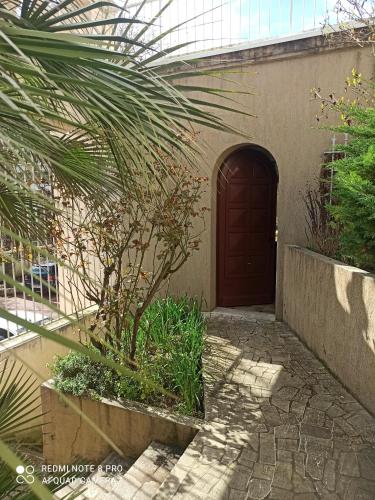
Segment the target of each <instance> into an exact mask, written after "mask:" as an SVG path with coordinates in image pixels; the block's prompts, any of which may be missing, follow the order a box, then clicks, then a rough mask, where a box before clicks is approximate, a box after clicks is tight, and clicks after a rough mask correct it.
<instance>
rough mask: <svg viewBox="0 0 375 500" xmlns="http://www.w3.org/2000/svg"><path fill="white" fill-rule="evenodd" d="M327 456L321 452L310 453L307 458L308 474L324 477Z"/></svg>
mask: <svg viewBox="0 0 375 500" xmlns="http://www.w3.org/2000/svg"><path fill="white" fill-rule="evenodd" d="M324 467H325V457H324V455H322V454H321V453H313V452H312V453H309V454H308V455H307V460H306V474H307V475H308V476H310V477H312V478H313V479H319V480H321V479H322V478H323V473H324Z"/></svg>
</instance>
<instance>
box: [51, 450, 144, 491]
mask: <svg viewBox="0 0 375 500" xmlns="http://www.w3.org/2000/svg"><path fill="white" fill-rule="evenodd" d="M134 462H135V461H134V459H132V458H128V457H120V455H118V454H117V453H114V452H113V453H111V454H110V455H108V457H107V458H106V459H105V460H103V462H102V463H101V464H100V466H99V467H98V468H97V470H96V471H95V472H93V473H92V474H91V475H90V476H89V477H88V478H87V479H88V482H87V483H86V484H82V482H81V480H80V479H77V480H75V481H73V482H72V483H70V484H69V485H66V486H64V487H63V488H61V489H60V490H59V491H57V492H56V493H55V494H54V497H55V498H56V499H64V498H68V499H69V500H72V499H73V498H74V499H78V500H86V499H91V500H92V499H95V500H99V499H101V498H108V499H109V498H112V497H111V496H110V495H111V493H112V490H113V488H114V487H115V486H117V485H119V484H120V483H121V482H122V481H123V479H124V476H125V474H126V473H127V471H128V470H129V469H130V467H131V466H132V465H133V464H134ZM113 498H119V497H113ZM124 498H125V497H124Z"/></svg>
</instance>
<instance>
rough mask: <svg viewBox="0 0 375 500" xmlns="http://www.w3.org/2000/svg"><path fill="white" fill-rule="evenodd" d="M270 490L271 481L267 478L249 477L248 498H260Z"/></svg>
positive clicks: (264, 496)
mask: <svg viewBox="0 0 375 500" xmlns="http://www.w3.org/2000/svg"><path fill="white" fill-rule="evenodd" d="M270 491H271V481H269V480H267V479H256V478H253V479H250V482H249V488H248V498H249V499H250V498H254V499H262V498H266V496H267V495H268V494H269V493H270Z"/></svg>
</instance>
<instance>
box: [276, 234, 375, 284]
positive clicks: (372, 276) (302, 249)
mask: <svg viewBox="0 0 375 500" xmlns="http://www.w3.org/2000/svg"><path fill="white" fill-rule="evenodd" d="M285 249H286V250H295V251H297V252H300V253H303V254H305V255H308V256H309V257H312V258H314V259H318V260H320V261H324V262H326V263H327V264H330V265H332V266H334V267H337V268H342V269H345V270H347V271H350V272H351V273H356V274H359V275H362V276H363V277H364V278H370V279H375V274H374V273H371V272H369V271H365V270H364V269H360V268H359V267H355V266H351V265H350V264H345V263H344V262H341V261H340V260H337V259H332V258H331V257H327V256H326V255H323V254H321V253H319V252H315V251H314V250H310V249H308V248H305V247H301V246H299V245H293V244H290V243H287V244H286V245H285Z"/></svg>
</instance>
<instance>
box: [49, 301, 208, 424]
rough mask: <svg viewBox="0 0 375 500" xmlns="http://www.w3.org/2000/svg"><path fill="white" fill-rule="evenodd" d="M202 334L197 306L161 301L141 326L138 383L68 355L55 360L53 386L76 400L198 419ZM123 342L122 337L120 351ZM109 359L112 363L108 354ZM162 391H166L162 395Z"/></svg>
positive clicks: (200, 410)
mask: <svg viewBox="0 0 375 500" xmlns="http://www.w3.org/2000/svg"><path fill="white" fill-rule="evenodd" d="M204 331H205V323H204V319H203V316H202V313H201V312H200V307H199V304H198V302H197V301H196V300H192V299H188V298H186V297H185V298H180V299H173V298H166V299H159V300H157V301H155V302H154V303H153V304H151V305H150V306H149V307H148V308H147V310H146V312H145V314H144V315H143V317H142V320H141V323H140V328H139V335H138V337H137V343H138V346H137V352H138V356H137V365H136V371H137V373H138V375H140V376H139V377H137V378H134V377H132V376H126V375H122V374H119V373H118V372H116V370H113V369H110V368H107V367H105V366H103V365H102V364H100V363H94V362H93V361H91V360H90V358H89V357H88V356H85V355H83V354H80V353H76V352H71V353H69V354H67V355H66V356H58V357H57V358H56V360H55V362H54V364H53V365H52V367H51V368H52V372H53V375H54V379H55V386H56V388H57V389H58V390H60V391H62V392H64V393H68V394H73V395H75V396H82V397H88V398H93V399H100V398H101V397H106V398H110V399H117V400H121V399H131V400H136V401H140V402H144V403H148V404H153V405H157V406H162V407H164V408H172V409H174V410H176V411H178V412H181V413H184V414H188V415H195V416H202V412H203V384H202V353H203V348H204V338H203V337H204ZM127 341H128V338H127V336H126V335H125V336H124V350H125V349H126V345H125V344H126V342H127ZM93 349H95V348H93ZM108 356H111V357H112V356H114V358H116V356H115V355H113V354H111V353H108ZM160 386H162V387H164V389H166V392H165V393H164V394H163V393H161V392H160V390H159V389H158V387H160ZM168 393H170V394H173V395H175V396H176V397H175V398H174V397H170V396H168Z"/></svg>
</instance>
